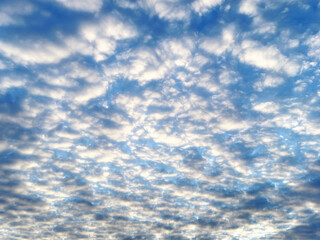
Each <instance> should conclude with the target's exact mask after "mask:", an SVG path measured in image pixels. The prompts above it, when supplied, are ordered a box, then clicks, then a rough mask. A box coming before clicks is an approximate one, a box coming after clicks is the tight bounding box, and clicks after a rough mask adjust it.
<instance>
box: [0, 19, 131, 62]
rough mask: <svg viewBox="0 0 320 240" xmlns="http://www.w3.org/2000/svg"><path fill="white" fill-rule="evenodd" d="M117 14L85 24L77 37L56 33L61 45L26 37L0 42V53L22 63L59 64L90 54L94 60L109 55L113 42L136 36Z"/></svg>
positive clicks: (113, 49)
mask: <svg viewBox="0 0 320 240" xmlns="http://www.w3.org/2000/svg"><path fill="white" fill-rule="evenodd" d="M119 18H120V16H119V17H117V16H113V15H112V16H107V17H104V18H103V19H102V20H101V21H99V22H98V23H96V24H93V23H92V24H84V25H83V26H82V27H81V30H80V36H77V37H69V38H65V37H64V36H62V35H58V36H59V37H60V39H61V41H62V42H64V44H61V45H58V44H56V43H52V42H49V41H45V40H37V39H36V40H31V39H28V40H25V41H23V42H22V41H20V42H17V43H14V44H13V43H9V42H4V41H0V52H1V53H3V54H4V55H5V56H6V57H9V58H11V59H12V60H13V61H15V62H18V63H22V64H37V63H40V64H48V63H58V62H59V61H61V60H62V59H64V58H67V57H68V56H70V55H71V54H74V53H81V54H83V55H90V56H93V57H94V58H95V60H96V61H101V60H105V59H106V58H107V56H109V55H112V54H113V53H114V51H115V48H116V46H117V45H116V41H117V40H123V39H128V38H132V37H135V36H136V35H137V31H136V29H135V27H134V26H133V25H132V24H128V23H125V22H124V21H121V20H120V19H119Z"/></svg>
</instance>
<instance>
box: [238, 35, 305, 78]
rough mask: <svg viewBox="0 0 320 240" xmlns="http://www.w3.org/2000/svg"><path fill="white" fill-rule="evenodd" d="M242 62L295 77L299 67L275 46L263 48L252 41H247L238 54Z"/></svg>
mask: <svg viewBox="0 0 320 240" xmlns="http://www.w3.org/2000/svg"><path fill="white" fill-rule="evenodd" d="M238 56H239V59H240V61H241V62H244V63H247V64H250V65H253V66H256V67H259V68H262V69H266V70H271V71H274V72H280V73H286V74H287V75H289V76H295V75H296V74H297V73H298V71H299V65H298V64H297V63H296V62H295V61H293V60H290V59H288V58H287V57H285V56H284V55H282V54H281V53H280V51H279V50H278V49H277V48H276V47H275V46H263V45H261V44H260V43H258V42H256V41H252V40H245V41H243V42H242V44H241V48H240V49H239V53H238Z"/></svg>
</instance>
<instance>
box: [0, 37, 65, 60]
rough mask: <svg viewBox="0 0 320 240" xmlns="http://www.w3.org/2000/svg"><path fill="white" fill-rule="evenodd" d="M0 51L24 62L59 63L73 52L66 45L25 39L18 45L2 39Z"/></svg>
mask: <svg viewBox="0 0 320 240" xmlns="http://www.w3.org/2000/svg"><path fill="white" fill-rule="evenodd" d="M0 52H1V53H2V54H3V55H5V56H6V57H8V58H11V59H12V60H13V61H14V62H17V63H22V64H35V63H40V64H41V63H43V64H47V63H58V62H59V61H60V60H61V59H63V58H66V57H68V56H69V55H70V54H71V52H70V50H68V49H66V48H65V47H63V46H59V45H57V44H54V43H51V42H45V41H25V42H24V43H23V44H22V43H20V44H19V43H18V44H16V45H14V44H12V43H7V42H3V41H0Z"/></svg>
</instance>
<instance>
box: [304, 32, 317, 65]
mask: <svg viewBox="0 0 320 240" xmlns="http://www.w3.org/2000/svg"><path fill="white" fill-rule="evenodd" d="M305 43H306V44H307V45H308V46H309V51H308V55H309V56H311V57H315V58H317V59H320V31H319V32H318V33H317V34H315V35H313V36H311V37H309V38H308V39H307V41H306V42H305Z"/></svg>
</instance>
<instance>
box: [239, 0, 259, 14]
mask: <svg viewBox="0 0 320 240" xmlns="http://www.w3.org/2000/svg"><path fill="white" fill-rule="evenodd" d="M259 2H260V0H242V1H241V3H240V6H239V13H242V14H246V15H249V16H255V15H257V14H258V7H257V4H258V3H259Z"/></svg>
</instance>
